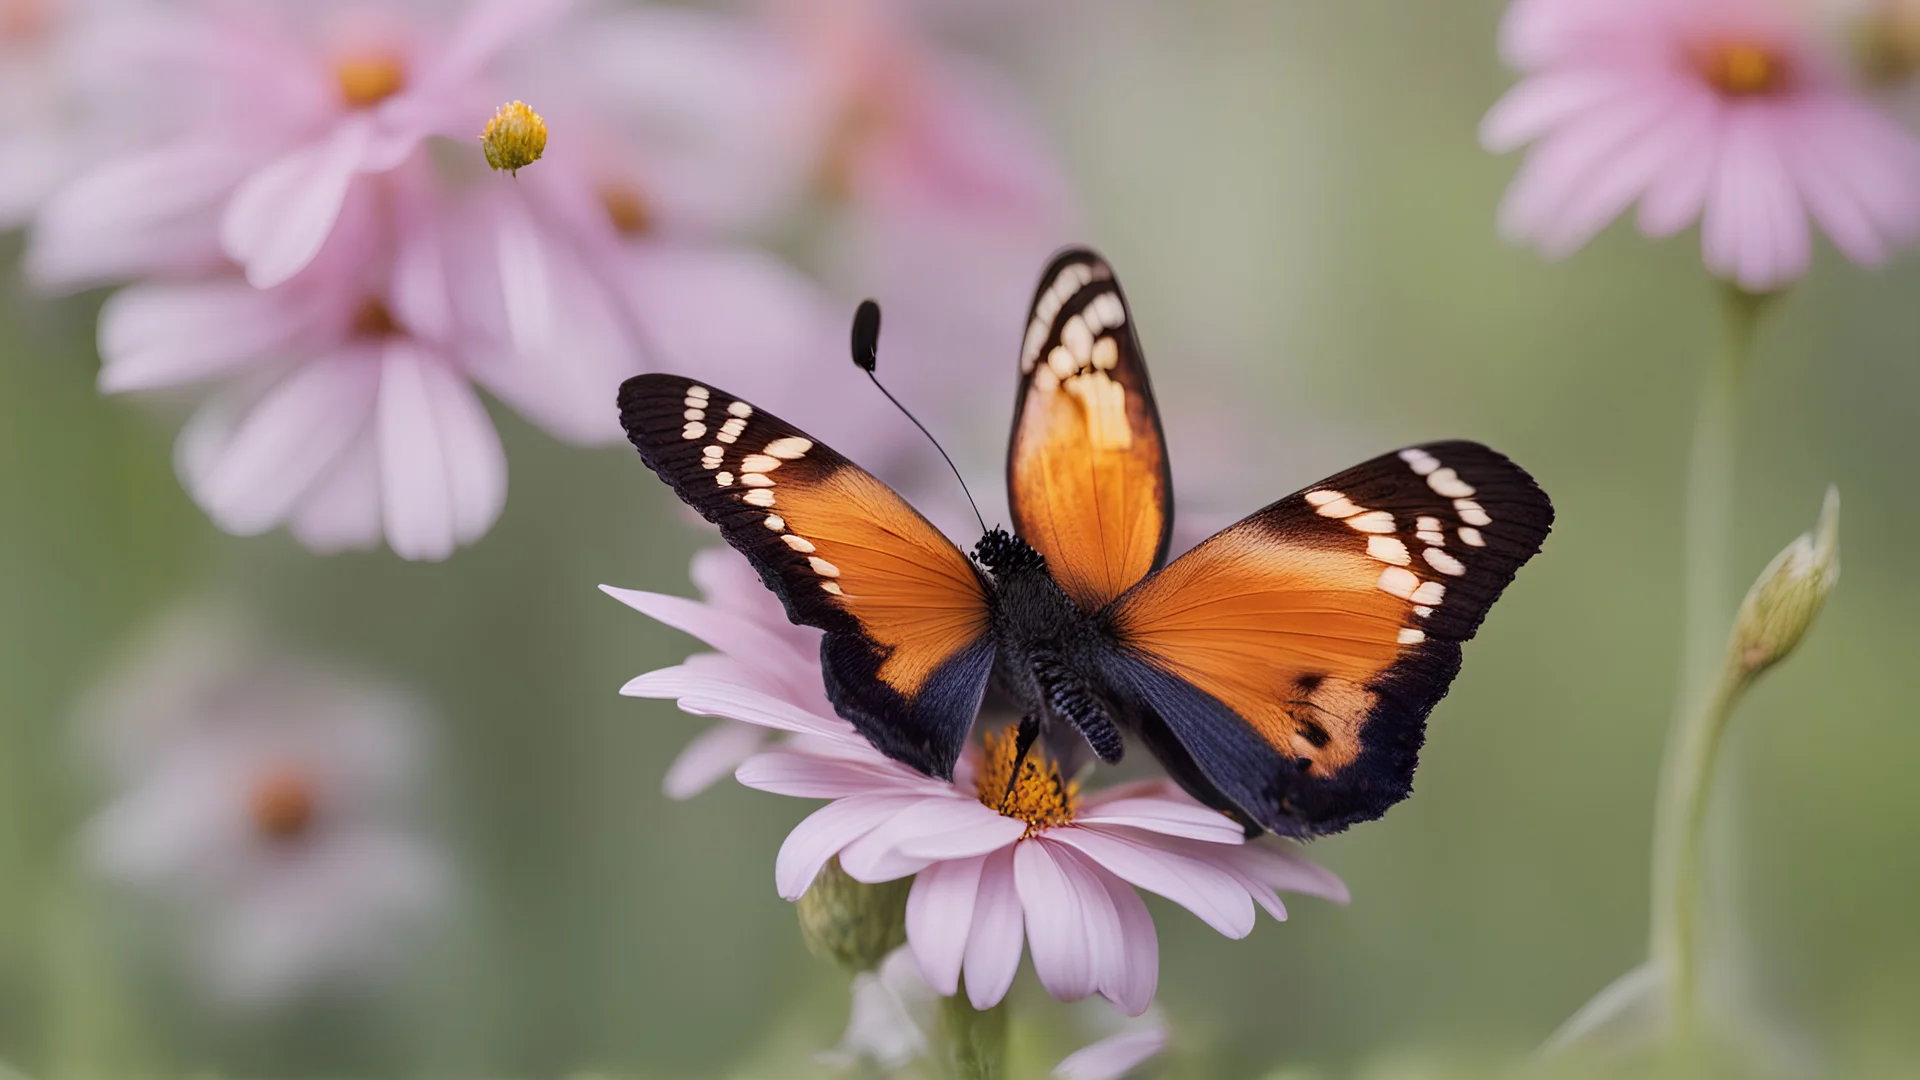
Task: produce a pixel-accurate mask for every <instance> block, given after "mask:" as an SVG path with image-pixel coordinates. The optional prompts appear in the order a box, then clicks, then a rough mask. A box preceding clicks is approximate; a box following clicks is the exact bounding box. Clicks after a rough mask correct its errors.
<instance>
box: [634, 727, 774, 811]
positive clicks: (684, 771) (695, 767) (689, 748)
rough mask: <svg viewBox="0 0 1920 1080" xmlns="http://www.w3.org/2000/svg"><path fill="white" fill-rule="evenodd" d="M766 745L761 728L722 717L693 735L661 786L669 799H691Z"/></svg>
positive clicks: (674, 761)
mask: <svg viewBox="0 0 1920 1080" xmlns="http://www.w3.org/2000/svg"><path fill="white" fill-rule="evenodd" d="M766 744H767V733H766V731H765V730H764V729H761V728H757V727H754V726H753V725H751V724H741V723H735V722H733V721H730V720H723V721H721V722H720V723H718V724H715V725H713V726H712V727H710V728H708V729H707V730H705V731H703V732H701V733H700V734H698V735H695V736H694V737H693V741H692V742H689V743H688V744H687V745H686V748H685V749H683V750H681V751H680V754H679V756H678V757H675V758H674V759H673V764H672V765H671V766H668V768H667V775H666V778H665V779H664V780H662V781H661V784H660V786H661V789H662V790H663V791H665V792H666V796H667V798H669V799H691V798H693V797H694V796H695V795H698V794H700V793H701V792H703V791H705V790H707V789H708V788H709V787H712V786H713V783H714V781H716V780H718V779H720V778H721V777H723V776H725V775H727V774H728V773H730V772H733V771H734V770H735V769H737V768H739V767H740V765H741V764H742V763H743V762H745V761H746V760H747V759H748V758H750V757H752V756H753V755H754V754H755V753H756V752H757V751H759V749H760V748H761V747H763V746H765V745H766Z"/></svg>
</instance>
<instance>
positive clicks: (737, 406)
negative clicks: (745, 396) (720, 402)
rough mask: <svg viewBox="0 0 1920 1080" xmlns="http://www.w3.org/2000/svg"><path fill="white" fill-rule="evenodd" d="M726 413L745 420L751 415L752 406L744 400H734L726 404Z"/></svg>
mask: <svg viewBox="0 0 1920 1080" xmlns="http://www.w3.org/2000/svg"><path fill="white" fill-rule="evenodd" d="M727 415H728V416H737V417H739V418H740V419H742V420H745V419H746V418H747V417H749V416H752V415H753V406H751V405H749V404H747V403H746V402H744V401H736V402H734V403H733V404H731V405H729V406H727Z"/></svg>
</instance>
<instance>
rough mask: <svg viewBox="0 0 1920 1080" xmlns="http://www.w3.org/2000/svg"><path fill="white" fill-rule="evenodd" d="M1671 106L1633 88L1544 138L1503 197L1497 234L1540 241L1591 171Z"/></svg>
mask: <svg viewBox="0 0 1920 1080" xmlns="http://www.w3.org/2000/svg"><path fill="white" fill-rule="evenodd" d="M1669 106H1670V101H1669V96H1668V95H1664V94H1660V93H1657V92H1654V91H1652V90H1649V89H1645V88H1636V90H1635V92H1634V93H1633V94H1631V95H1629V96H1625V97H1622V98H1621V99H1619V100H1617V101H1614V102H1611V103H1609V104H1608V105H1607V106H1606V107H1605V108H1604V109H1599V110H1595V111H1594V112H1593V113H1592V114H1591V115H1588V116H1585V117H1582V118H1581V119H1580V120H1578V121H1576V122H1574V123H1572V124H1568V125H1567V126H1565V127H1562V128H1560V129H1559V130H1557V131H1555V132H1553V133H1552V134H1551V135H1549V136H1547V137H1546V138H1545V139H1542V140H1541V141H1540V142H1539V143H1538V144H1537V145H1535V146H1534V148H1533V149H1532V150H1530V151H1528V153H1527V157H1526V160H1525V161H1524V162H1523V163H1522V164H1521V166H1520V171H1519V173H1518V174H1517V175H1515V176H1514V179H1513V183H1512V185H1511V186H1509V187H1508V188H1507V192H1506V194H1505V196H1503V197H1502V198H1501V201H1500V231H1501V233H1502V234H1503V235H1505V236H1506V237H1508V238H1509V239H1512V240H1516V241H1530V240H1536V239H1538V238H1539V236H1540V235H1541V234H1542V233H1543V232H1544V231H1545V230H1546V229H1547V228H1548V227H1549V226H1551V225H1552V223H1553V220H1554V217H1555V215H1556V214H1558V213H1559V212H1560V210H1561V209H1562V208H1563V207H1565V206H1566V205H1567V204H1568V203H1569V202H1571V201H1572V200H1573V199H1575V198H1576V197H1577V196H1578V195H1579V194H1580V193H1581V191H1582V190H1583V189H1584V188H1585V187H1586V186H1587V184H1589V183H1590V182H1591V179H1592V175H1593V170H1594V169H1595V168H1597V167H1598V166H1600V165H1601V164H1602V163H1604V162H1606V161H1607V160H1608V159H1609V158H1611V157H1612V156H1613V155H1614V154H1617V153H1618V152H1620V150H1621V148H1622V147H1624V146H1627V145H1630V144H1631V142H1632V140H1634V139H1637V138H1640V137H1642V136H1643V135H1644V134H1645V133H1646V131H1647V129H1648V128H1650V127H1651V126H1652V125H1653V124H1655V123H1656V122H1657V121H1659V120H1660V118H1661V117H1662V116H1664V115H1665V114H1666V112H1667V110H1668V108H1669Z"/></svg>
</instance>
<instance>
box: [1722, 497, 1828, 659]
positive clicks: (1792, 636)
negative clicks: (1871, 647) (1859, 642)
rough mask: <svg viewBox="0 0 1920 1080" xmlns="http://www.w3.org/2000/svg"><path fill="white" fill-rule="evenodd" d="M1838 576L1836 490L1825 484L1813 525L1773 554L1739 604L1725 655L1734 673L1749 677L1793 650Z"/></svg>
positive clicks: (1811, 622) (1818, 611) (1817, 612)
mask: <svg viewBox="0 0 1920 1080" xmlns="http://www.w3.org/2000/svg"><path fill="white" fill-rule="evenodd" d="M1839 580H1840V491H1839V489H1837V488H1832V487H1829V488H1828V489H1827V498H1826V502H1825V504H1824V505H1822V507H1821V509H1820V520H1819V522H1818V523H1817V524H1816V525H1815V526H1814V529H1813V531H1812V532H1810V533H1805V534H1802V535H1801V536H1800V537H1799V538H1797V539H1795V540H1794V542H1793V543H1791V544H1788V545H1787V548H1786V550H1785V551H1782V552H1781V553H1780V554H1778V555H1776V556H1774V559H1773V561H1772V562H1770V563H1768V564H1767V568H1766V569H1765V570H1763V571H1761V572H1760V578H1759V580H1758V581H1755V582H1754V583H1753V588H1752V589H1750V590H1748V591H1747V598H1746V600H1744V601H1742V602H1741V604H1740V614H1739V616H1738V617H1736V618H1735V620H1734V625H1733V639H1732V641H1731V642H1730V649H1731V652H1730V655H1729V657H1728V659H1729V661H1730V663H1731V664H1732V666H1733V669H1734V673H1735V674H1736V675H1737V677H1738V678H1739V679H1740V680H1741V681H1742V682H1748V681H1751V680H1752V679H1753V678H1754V677H1755V676H1757V675H1759V674H1760V673H1761V672H1762V671H1765V670H1766V669H1767V668H1770V667H1772V666H1773V665H1774V664H1777V663H1779V662H1780V661H1781V660H1782V659H1784V658H1785V657H1786V655H1787V654H1788V653H1790V652H1792V651H1793V649H1794V646H1796V645H1798V644H1800V639H1801V637H1803V636H1804V635H1805V634H1806V632H1807V628H1808V627H1809V626H1812V625H1813V618H1814V616H1815V615H1818V614H1819V613H1820V607H1821V605H1822V604H1824V603H1826V600H1827V594H1828V593H1830V592H1832V591H1833V586H1834V584H1835V583H1836V582H1838V581H1839Z"/></svg>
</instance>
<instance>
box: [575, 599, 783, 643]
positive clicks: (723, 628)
mask: <svg viewBox="0 0 1920 1080" xmlns="http://www.w3.org/2000/svg"><path fill="white" fill-rule="evenodd" d="M755 585H756V586H757V587H759V588H760V589H762V591H764V590H765V588H766V587H765V586H763V585H759V583H758V581H756V582H755ZM601 590H602V591H603V592H605V593H606V594H607V595H608V596H611V597H613V598H614V599H615V600H618V601H620V602H621V603H623V604H625V605H627V606H628V607H630V608H632V609H633V610H635V611H637V612H639V613H640V614H642V615H645V616H647V617H648V618H650V619H653V620H654V621H655V622H661V623H665V624H666V625H668V626H671V627H673V628H674V629H675V630H679V631H681V632H683V633H687V634H691V635H693V636H694V637H697V638H699V639H700V640H701V641H704V642H706V643H707V644H708V645H710V646H712V647H713V648H716V649H719V650H720V651H721V652H724V653H729V654H732V655H734V656H742V657H747V656H781V655H783V654H785V653H787V652H788V651H790V650H789V648H788V645H787V642H786V640H785V639H784V638H782V637H780V635H778V634H776V633H774V632H773V631H771V630H769V629H767V628H766V627H765V626H763V625H761V624H760V623H758V622H755V621H753V620H751V619H747V618H743V617H741V616H739V615H736V614H733V613H732V612H728V611H723V610H721V609H720V608H717V607H714V606H713V605H711V604H705V603H702V602H700V601H698V600H689V599H687V598H685V597H682V596H667V595H665V594H663V593H652V592H640V591H636V590H630V589H613V588H608V587H607V586H604V585H603V586H601Z"/></svg>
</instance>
